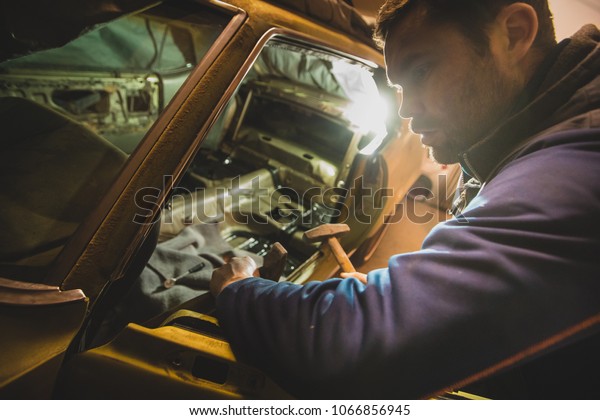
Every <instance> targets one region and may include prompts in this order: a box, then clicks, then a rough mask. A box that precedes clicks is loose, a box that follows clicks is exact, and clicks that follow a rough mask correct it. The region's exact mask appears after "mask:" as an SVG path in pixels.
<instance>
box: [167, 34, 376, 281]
mask: <svg viewBox="0 0 600 420" xmlns="http://www.w3.org/2000/svg"><path fill="white" fill-rule="evenodd" d="M380 70H381V69H378V68H377V66H375V65H374V64H373V65H369V64H366V63H363V62H360V61H358V60H353V59H350V58H348V57H346V56H343V55H341V54H337V53H335V52H328V50H325V49H322V48H318V47H316V46H315V47H310V46H306V45H305V44H300V43H297V42H295V41H293V40H291V39H287V38H274V39H271V40H270V41H269V42H268V43H267V44H266V45H265V46H264V48H263V49H262V50H261V52H260V54H259V55H258V57H257V58H256V60H255V62H254V64H253V65H252V67H251V68H250V70H249V71H248V73H247V75H246V76H245V78H244V79H243V81H242V82H241V83H240V85H239V86H238V87H237V89H236V90H235V93H234V94H233V96H232V98H231V99H230V100H229V102H228V104H227V105H226V107H225V108H224V111H223V112H222V114H221V115H220V117H219V118H218V120H217V122H216V123H215V124H214V126H213V128H212V129H211V131H210V132H209V133H208V135H207V136H206V138H205V139H204V142H203V143H202V146H201V149H200V151H199V152H198V154H197V156H196V158H195V160H194V161H193V163H192V164H191V166H190V167H189V169H188V170H187V173H186V176H185V177H184V179H183V181H182V182H181V183H180V184H179V187H178V188H177V189H176V190H175V194H174V196H173V197H172V199H171V201H170V204H169V206H168V208H167V209H166V210H165V211H163V214H162V221H161V235H160V240H161V241H166V240H168V239H170V238H174V237H176V236H177V235H181V234H182V232H184V231H185V230H188V231H189V230H190V229H198V230H202V229H205V228H203V227H201V225H203V224H207V223H208V222H214V223H213V225H216V226H217V228H216V229H217V230H218V231H219V233H220V235H221V237H222V239H224V241H225V242H224V245H223V247H222V250H223V249H229V250H231V251H232V252H238V251H243V252H249V253H251V254H253V255H258V256H259V257H260V256H264V255H265V254H266V253H267V251H268V250H269V249H270V248H271V246H272V245H273V243H274V242H276V241H278V242H280V243H282V244H283V245H284V246H285V247H286V249H287V250H288V263H287V266H286V269H285V272H284V276H288V275H290V274H291V273H292V272H293V271H294V270H295V268H297V267H298V266H300V265H301V264H302V263H303V262H304V261H306V260H307V259H309V258H310V257H311V256H312V255H313V254H314V253H315V252H316V251H317V245H315V244H309V243H307V242H306V241H305V240H304V239H303V234H304V232H306V231H307V230H308V229H311V228H314V227H316V226H318V225H320V224H323V223H327V222H336V221H338V219H339V216H340V214H341V213H342V212H341V210H340V206H341V205H342V203H343V201H344V197H345V194H346V192H347V191H346V190H347V188H350V186H351V180H350V179H349V178H350V177H351V176H353V174H352V168H353V167H354V164H355V162H356V160H357V159H359V158H360V157H361V156H362V157H364V156H365V155H368V154H372V153H374V152H376V151H377V149H378V147H379V146H380V145H381V144H382V142H383V141H384V139H386V136H387V131H386V119H385V118H386V113H385V112H384V110H383V108H384V107H385V105H384V103H383V99H382V98H381V95H380V93H379V90H378V83H376V73H377V75H379V76H382V73H380ZM346 187H347V188H346ZM187 234H189V233H186V235H187ZM211 235H212V233H211Z"/></svg>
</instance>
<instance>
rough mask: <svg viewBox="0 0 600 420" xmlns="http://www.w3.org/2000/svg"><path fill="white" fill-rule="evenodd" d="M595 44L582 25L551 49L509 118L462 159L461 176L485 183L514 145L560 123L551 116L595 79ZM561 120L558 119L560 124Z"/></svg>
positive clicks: (599, 62)
mask: <svg viewBox="0 0 600 420" xmlns="http://www.w3.org/2000/svg"><path fill="white" fill-rule="evenodd" d="M599 42H600V31H598V28H596V27H595V26H594V25H586V26H584V27H583V28H581V29H580V30H579V31H578V32H577V33H576V34H575V35H573V37H572V38H570V39H567V40H565V41H563V42H561V43H560V44H559V45H557V46H556V48H555V49H554V50H553V52H552V53H551V54H550V55H549V56H548V57H547V58H546V59H545V60H544V62H543V63H542V65H540V66H539V68H538V71H537V73H536V75H535V76H534V77H533V78H532V79H531V81H530V82H529V83H528V85H527V88H526V89H525V90H524V92H523V93H522V94H521V95H520V96H519V97H518V99H517V100H516V101H515V106H514V107H513V111H512V113H511V116H510V117H508V118H507V119H506V120H505V121H504V122H502V123H501V124H500V125H499V126H497V127H496V128H495V129H494V130H493V131H492V132H491V134H489V135H488V136H486V137H485V138H484V139H482V140H480V141H479V142H477V143H475V144H474V145H473V146H471V147H470V148H469V149H468V150H467V151H466V152H464V153H462V155H461V156H460V163H461V166H462V168H463V170H464V171H465V172H467V173H468V174H469V175H471V176H473V177H475V178H476V179H477V180H478V181H480V182H482V183H483V182H487V181H488V180H489V178H490V177H491V176H492V175H493V174H494V173H495V169H496V168H497V167H498V166H499V165H500V164H501V163H502V162H503V161H504V160H505V158H506V157H507V156H509V155H510V154H511V152H512V151H514V150H515V149H516V148H517V147H518V146H519V145H521V144H522V143H524V142H525V141H526V140H528V139H529V138H530V137H531V136H532V135H534V134H536V133H539V132H540V131H542V130H544V129H546V128H548V127H551V126H552V125H555V124H557V123H558V122H560V121H554V120H553V118H552V115H553V113H554V112H555V111H556V110H557V109H558V108H560V107H561V106H563V105H564V104H565V103H567V102H568V101H569V99H570V98H571V97H572V96H573V94H574V93H575V92H576V91H577V90H578V89H580V88H581V87H583V86H585V85H586V84H588V83H589V82H591V81H592V80H593V78H594V77H596V76H597V75H598V69H599V67H600V46H599ZM572 116H574V115H572ZM564 117H565V115H561V118H562V119H561V120H564ZM566 117H571V116H570V115H567V116H566Z"/></svg>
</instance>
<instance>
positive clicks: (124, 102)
mask: <svg viewBox="0 0 600 420" xmlns="http://www.w3.org/2000/svg"><path fill="white" fill-rule="evenodd" d="M66 3H69V2H66ZM71 3H72V5H71V6H72V8H71V9H69V8H68V7H67V8H65V10H63V13H64V14H65V16H66V14H69V13H71V14H74V13H76V12H77V11H78V10H79V9H78V8H79V7H80V6H79V5H77V3H79V2H74V1H73V2H71ZM113 3H114V4H117V5H118V4H119V3H124V4H125V3H127V2H119V1H115V2H113ZM90 4H95V5H97V8H96V9H94V10H93V12H94V13H91V14H90V13H88V15H87V20H78V19H75V18H72V19H64V21H65V22H78V23H79V22H83V23H82V24H85V27H84V28H76V27H75V28H73V29H72V30H70V31H67V30H66V28H62V29H65V32H66V33H73V34H76V36H70V37H69V39H68V41H69V42H66V41H67V40H62V39H61V40H59V41H57V42H56V44H64V45H54V44H52V45H46V44H45V43H44V42H42V41H47V42H46V43H47V44H51V42H50V40H48V39H45V40H44V39H40V40H39V42H38V43H35V42H23V44H25V45H24V47H23V48H22V49H20V50H19V49H17V48H15V50H14V51H10V54H9V55H8V56H7V57H5V58H7V60H5V61H4V62H2V63H1V64H0V119H1V120H2V126H3V136H2V153H1V154H0V155H1V156H2V157H1V158H0V159H1V161H2V165H1V167H2V169H1V172H0V173H1V174H2V175H1V179H2V201H3V205H2V206H3V211H2V212H0V226H1V229H0V277H1V278H0V308H1V312H0V313H1V315H0V331H1V334H2V337H3V345H2V349H1V350H0V365H1V366H2V369H1V372H0V395H2V397H3V398H29V399H31V398H69V399H71V398H92V399H97V398H117V399H118V398H127V399H132V398H133V399H135V398H144V399H145V398H160V399H170V398H189V399H198V398H290V397H293V396H291V395H289V394H287V393H286V392H285V391H284V390H282V389H280V388H279V387H278V386H277V384H275V383H274V382H272V381H271V380H270V379H269V378H268V377H266V376H265V375H264V374H263V373H262V372H260V371H258V370H256V369H254V368H253V367H251V366H247V365H244V364H242V363H239V362H238V361H236V359H235V357H234V355H233V353H232V351H231V349H230V347H229V345H228V343H227V340H226V338H225V337H223V335H222V334H221V332H220V330H219V327H218V322H217V321H216V319H215V318H214V300H213V298H212V297H211V295H210V293H208V288H207V284H208V280H209V279H210V273H211V271H212V269H213V268H214V267H217V266H219V265H220V264H223V263H224V262H225V261H227V260H228V259H229V258H231V257H232V256H236V255H247V256H250V257H252V258H254V259H256V261H257V263H258V264H259V265H260V264H262V261H263V259H264V258H266V257H267V255H269V254H268V253H269V251H270V250H271V249H272V248H273V247H274V245H275V244H276V243H279V244H281V245H283V247H285V249H286V252H287V260H286V262H285V265H283V266H282V270H280V273H279V274H277V275H276V276H275V278H274V280H275V281H288V282H293V283H299V284H300V283H305V282H307V281H312V280H324V279H327V278H330V277H331V276H334V275H336V274H337V273H339V271H340V267H339V266H338V263H337V261H336V259H335V257H334V255H333V254H332V252H331V251H330V249H329V248H327V246H323V245H322V244H319V243H310V242H308V241H307V240H306V239H305V233H306V232H307V231H309V230H311V229H314V228H316V227H319V226H322V225H324V224H330V223H331V224H346V225H348V226H349V232H348V233H347V234H346V235H345V236H342V237H341V238H340V241H341V244H342V246H343V248H344V249H345V250H346V252H348V254H349V255H350V256H351V258H352V261H353V262H354V264H355V266H357V267H358V266H359V265H361V264H362V263H363V262H364V261H366V260H367V259H368V258H369V256H370V255H372V254H373V252H374V250H375V249H376V246H377V243H378V241H379V239H380V238H381V235H382V234H383V233H384V232H385V229H386V227H387V226H388V225H389V223H387V222H388V221H389V220H390V218H391V217H393V215H394V209H395V208H396V207H395V206H396V204H397V203H399V202H400V200H402V199H403V198H404V197H405V196H406V195H407V193H408V192H409V190H410V189H411V186H412V185H413V184H414V183H415V181H416V180H417V179H418V178H419V177H420V176H421V175H422V174H421V163H422V159H423V149H422V147H421V145H420V142H419V138H418V136H416V135H415V134H414V133H412V132H411V131H410V130H409V126H408V122H407V121H406V120H400V119H398V118H397V116H396V115H395V110H396V109H397V108H398V105H399V101H400V100H401V98H400V97H399V94H398V93H397V92H396V91H395V90H392V89H391V88H389V86H388V85H387V79H386V76H385V71H384V69H383V66H384V61H383V57H382V53H381V51H379V50H378V49H377V48H376V46H375V45H374V43H373V41H372V40H371V38H370V28H369V27H368V25H367V24H366V23H365V22H364V21H363V20H362V18H361V17H360V15H359V14H358V13H357V12H356V10H355V9H354V8H353V7H352V6H351V5H350V4H348V3H347V2H345V1H343V0H339V1H336V0H320V1H307V2H297V1H257V0H225V1H219V0H166V1H163V2H158V3H157V2H143V1H139V2H137V3H135V4H136V7H137V9H136V10H130V8H131V7H132V6H131V5H132V4H133V2H129V5H127V7H125V6H123V5H121V6H123V7H121V8H120V9H119V7H116V8H113V9H111V10H112V13H106V8H103V7H101V5H102V2H92V3H90ZM114 10H119V12H118V13H115V12H114ZM116 15H119V16H116ZM14 21H15V22H16V21H17V20H14ZM20 21H25V22H27V20H23V19H21V20H20ZM29 23H30V25H43V23H39V22H37V21H35V20H34V18H33V17H32V18H31V20H30V21H29ZM65 25H66V24H65ZM36 28H37V27H36ZM30 29H31V28H30ZM18 35H19V33H18V32H11V36H12V38H13V41H15V42H16V41H19V42H20V41H21V39H20V38H19V36H18ZM71 38H74V39H71ZM28 41H31V40H28ZM38 46H40V51H36V52H32V53H29V50H31V49H36V48H34V47H38ZM48 47H52V48H48Z"/></svg>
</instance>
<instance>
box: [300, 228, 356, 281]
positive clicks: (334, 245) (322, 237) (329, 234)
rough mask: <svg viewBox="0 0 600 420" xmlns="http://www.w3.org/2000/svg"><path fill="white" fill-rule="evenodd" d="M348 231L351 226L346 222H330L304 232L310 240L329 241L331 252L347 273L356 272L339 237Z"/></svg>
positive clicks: (305, 236)
mask: <svg viewBox="0 0 600 420" xmlns="http://www.w3.org/2000/svg"><path fill="white" fill-rule="evenodd" d="M347 232H350V227H348V225H346V224H344V223H328V224H324V225H321V226H318V227H316V228H313V229H311V230H307V231H306V232H305V233H304V238H305V239H306V240H308V241H309V242H321V241H327V245H329V248H331V252H332V253H333V256H334V257H335V259H336V260H337V262H338V264H339V265H340V267H341V268H342V271H343V272H345V273H354V272H356V269H355V268H354V266H353V265H352V263H351V262H350V259H349V258H348V255H346V252H345V251H344V249H343V248H342V246H341V245H340V242H339V241H338V237H339V236H341V235H343V234H345V233H347Z"/></svg>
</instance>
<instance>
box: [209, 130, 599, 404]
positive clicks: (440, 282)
mask: <svg viewBox="0 0 600 420" xmlns="http://www.w3.org/2000/svg"><path fill="white" fill-rule="evenodd" d="M599 157H600V150H599V147H598V141H597V140H596V141H595V142H591V141H587V140H585V141H584V140H583V139H582V140H581V141H579V142H578V141H574V140H572V141H570V142H568V143H564V142H561V143H559V144H558V145H556V146H555V147H542V148H540V149H539V150H536V151H533V152H531V153H530V154H528V155H526V156H523V157H521V158H518V159H516V160H514V161H513V162H512V163H511V164H509V165H508V166H507V167H506V168H505V169H504V170H503V171H502V172H501V173H500V174H498V176H497V177H496V178H495V179H494V180H493V181H492V182H490V183H489V185H487V186H486V187H485V188H484V189H483V191H482V192H481V193H480V194H479V195H478V196H477V197H476V198H475V199H474V200H473V201H472V202H471V203H470V204H469V206H468V207H467V208H466V210H465V212H464V213H463V214H462V216H461V217H459V218H457V219H453V220H450V221H448V222H445V223H442V224H440V225H438V226H437V227H435V228H434V229H433V230H432V231H431V233H430V234H429V236H428V237H427V238H426V240H425V242H424V243H423V247H422V249H421V250H420V251H418V252H413V253H408V254H402V255H396V256H393V257H392V258H391V259H390V260H389V266H388V267H387V268H383V269H380V270H375V271H372V272H370V273H369V274H368V284H367V285H363V284H362V283H360V282H359V281H358V280H357V279H344V280H342V279H331V280H327V281H324V282H310V283H308V284H306V285H303V286H299V285H294V284H289V283H274V282H271V281H268V280H263V279H258V278H252V279H246V280H244V281H240V282H238V283H234V284H232V285H230V286H228V287H227V288H225V289H224V290H223V292H222V293H221V294H220V295H219V297H218V299H217V313H218V317H219V320H220V323H221V326H222V327H223V329H224V330H225V332H226V335H227V337H228V338H229V340H230V342H231V345H232V348H233V350H234V353H235V354H236V356H237V357H238V358H239V359H240V360H242V361H245V362H247V363H251V364H253V365H255V366H257V367H259V368H261V369H263V370H264V371H265V372H266V373H267V374H269V375H270V376H271V377H273V379H275V380H276V381H277V382H279V383H280V384H281V385H282V386H283V387H284V388H285V389H287V390H288V391H290V392H291V393H292V394H294V395H296V396H298V397H302V398H329V399H332V398H346V399H349V398H362V399H367V398H379V399H382V398H388V399H398V398H421V397H424V396H427V395H430V394H431V393H435V392H437V391H441V390H443V389H445V388H446V387H449V386H451V385H453V384H456V383H459V382H461V381H465V380H466V379H468V378H470V377H474V376H477V375H479V374H481V372H484V371H485V372H488V373H489V372H491V371H494V370H496V369H500V368H502V367H503V366H507V364H512V363H515V362H519V361H521V360H526V359H527V357H529V356H530V355H532V354H536V353H539V352H540V351H545V350H547V349H548V348H549V347H552V346H555V345H560V344H561V343H563V342H565V340H572V339H574V338H577V336H578V335H579V334H583V333H587V332H589V331H587V330H586V329H588V330H589V328H595V329H597V328H598V326H597V324H598V317H599V313H600V310H599V309H598V308H600V265H599V264H600V259H599V256H600V227H599V223H598V220H597V219H598V218H597V215H598V214H599V210H600V185H599V184H600V165H599V164H598V162H599Z"/></svg>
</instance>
